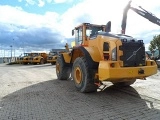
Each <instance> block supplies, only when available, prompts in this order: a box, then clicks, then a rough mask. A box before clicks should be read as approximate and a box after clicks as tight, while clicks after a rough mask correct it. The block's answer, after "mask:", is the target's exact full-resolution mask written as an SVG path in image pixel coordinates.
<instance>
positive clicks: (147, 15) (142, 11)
mask: <svg viewBox="0 0 160 120" xmlns="http://www.w3.org/2000/svg"><path fill="white" fill-rule="evenodd" d="M131 2H132V1H129V2H128V4H127V5H126V7H125V9H124V11H123V18H122V24H121V28H122V30H121V33H122V34H125V31H126V25H127V13H128V10H129V9H131V10H133V11H134V12H136V13H137V14H138V15H140V16H142V17H144V18H146V19H148V20H149V21H150V22H152V23H154V24H157V25H159V26H160V19H159V18H157V17H156V16H155V15H153V14H152V13H151V12H148V11H147V10H145V9H144V8H142V7H141V6H138V7H139V8H140V9H137V8H134V7H131Z"/></svg>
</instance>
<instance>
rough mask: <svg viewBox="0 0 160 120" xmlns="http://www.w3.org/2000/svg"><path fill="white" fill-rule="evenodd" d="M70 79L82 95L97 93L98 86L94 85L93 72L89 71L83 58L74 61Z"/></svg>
mask: <svg viewBox="0 0 160 120" xmlns="http://www.w3.org/2000/svg"><path fill="white" fill-rule="evenodd" d="M72 78H73V80H74V83H75V86H76V88H77V90H78V91H80V92H82V93H86V92H96V91H97V88H98V86H97V85H95V84H94V82H95V81H94V71H93V70H91V69H89V67H88V63H87V61H86V59H85V58H84V57H78V58H76V60H75V61H74V63H73V67H72Z"/></svg>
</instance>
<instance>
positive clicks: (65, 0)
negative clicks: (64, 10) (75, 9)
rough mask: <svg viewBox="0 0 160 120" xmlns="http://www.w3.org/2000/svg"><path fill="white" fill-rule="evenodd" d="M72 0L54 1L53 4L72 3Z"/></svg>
mask: <svg viewBox="0 0 160 120" xmlns="http://www.w3.org/2000/svg"><path fill="white" fill-rule="evenodd" d="M72 1H73V0H54V2H55V3H66V2H72Z"/></svg>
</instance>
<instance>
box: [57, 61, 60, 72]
mask: <svg viewBox="0 0 160 120" xmlns="http://www.w3.org/2000/svg"><path fill="white" fill-rule="evenodd" d="M56 71H57V74H58V73H59V72H60V65H59V63H57V64H56Z"/></svg>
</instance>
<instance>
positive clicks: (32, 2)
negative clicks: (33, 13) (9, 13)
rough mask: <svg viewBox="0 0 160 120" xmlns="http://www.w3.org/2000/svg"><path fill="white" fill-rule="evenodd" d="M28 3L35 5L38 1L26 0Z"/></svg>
mask: <svg viewBox="0 0 160 120" xmlns="http://www.w3.org/2000/svg"><path fill="white" fill-rule="evenodd" d="M26 2H27V4H29V5H34V4H35V3H36V2H35V0H26Z"/></svg>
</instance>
